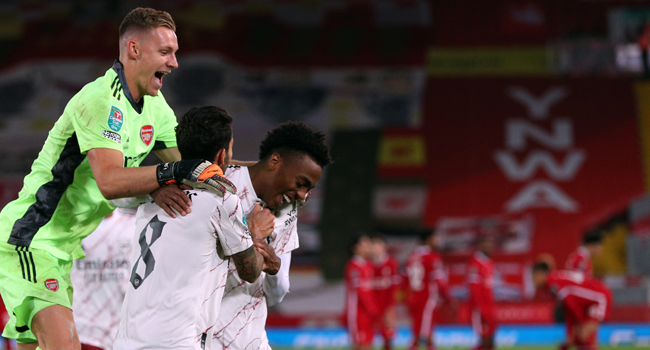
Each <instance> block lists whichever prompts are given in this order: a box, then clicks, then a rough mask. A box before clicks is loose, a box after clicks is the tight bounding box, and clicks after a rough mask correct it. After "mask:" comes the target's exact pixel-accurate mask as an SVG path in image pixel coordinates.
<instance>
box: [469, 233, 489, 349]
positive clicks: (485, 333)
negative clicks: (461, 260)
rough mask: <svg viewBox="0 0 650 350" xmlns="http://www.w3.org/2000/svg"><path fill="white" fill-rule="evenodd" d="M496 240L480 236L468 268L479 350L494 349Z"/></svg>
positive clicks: (470, 302) (487, 236) (473, 321)
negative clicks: (493, 258)
mask: <svg viewBox="0 0 650 350" xmlns="http://www.w3.org/2000/svg"><path fill="white" fill-rule="evenodd" d="M493 248H494V238H493V237H492V236H490V235H480V236H479V237H478V241H477V250H476V252H475V253H474V255H473V256H472V258H471V259H470V261H469V264H468V266H467V269H468V272H467V283H468V285H469V305H470V308H471V310H472V326H473V328H474V331H475V332H476V333H477V334H478V336H479V344H478V346H477V347H476V349H477V350H491V349H494V333H495V331H496V317H495V316H496V315H495V305H494V294H493V290H494V264H493V262H492V259H491V258H490V255H491V254H492V250H493Z"/></svg>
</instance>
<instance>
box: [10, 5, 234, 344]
mask: <svg viewBox="0 0 650 350" xmlns="http://www.w3.org/2000/svg"><path fill="white" fill-rule="evenodd" d="M175 30H176V27H175V24H174V21H173V20H172V18H171V16H170V15H169V14H168V13H166V12H163V11H156V10H153V9H148V8H137V9H135V10H133V11H131V12H130V13H129V14H128V15H127V16H126V17H125V18H124V20H123V22H122V24H121V25H120V29H119V39H120V41H119V43H120V44H119V45H120V46H119V48H120V53H119V59H118V60H116V61H115V63H114V64H113V67H112V68H110V69H109V70H108V71H107V72H106V74H105V75H104V76H103V77H100V78H98V79H97V80H95V81H94V82H91V83H89V84H87V85H86V86H85V87H84V88H83V89H82V90H81V91H79V92H78V93H77V94H76V95H75V96H74V97H73V98H72V99H71V100H70V102H69V103H68V105H67V106H66V108H65V110H64V111H63V114H62V115H61V117H60V118H59V120H58V121H57V122H56V124H55V125H54V127H53V128H52V130H50V133H49V136H48V138H47V140H46V141H45V144H44V146H43V149H42V151H41V152H40V153H39V155H38V158H37V159H36V160H35V161H34V164H33V165H32V170H31V172H30V174H29V175H27V177H25V180H24V186H23V189H22V190H21V191H20V194H19V197H18V199H17V200H15V201H13V202H11V203H9V204H8V205H7V206H6V207H5V208H4V209H3V210H2V212H1V213H0V294H1V295H2V299H3V300H4V302H5V304H6V306H7V310H8V313H9V315H10V320H9V322H8V323H7V325H6V327H5V329H4V332H3V334H2V335H3V336H4V337H6V338H12V339H16V340H17V342H18V349H21V350H27V349H36V348H38V347H40V348H41V349H79V348H80V344H79V340H78V337H77V333H76V329H75V326H74V322H73V317H72V309H71V304H72V285H71V282H70V271H71V268H72V261H73V260H75V259H80V258H82V257H83V256H84V255H83V251H82V249H81V244H80V242H81V239H82V238H84V237H86V236H87V235H89V234H90V233H91V232H92V231H93V230H94V229H95V228H96V227H97V226H98V225H99V223H100V222H101V220H102V218H103V217H104V216H106V215H107V214H108V213H110V212H111V211H112V210H113V209H114V207H113V206H112V205H111V204H110V202H109V200H110V199H116V198H122V197H132V196H138V195H145V194H149V193H151V192H153V191H155V190H156V189H158V188H160V187H162V186H169V185H173V187H175V188H176V189H175V190H174V191H165V192H166V193H170V192H171V195H164V196H163V195H156V196H154V197H155V198H156V203H158V205H160V206H161V207H162V208H163V209H165V211H167V213H168V214H169V215H170V216H175V215H174V213H173V211H172V210H171V208H174V209H176V210H177V211H178V212H180V213H181V214H182V215H183V214H185V213H187V212H189V205H190V204H191V203H190V200H189V198H187V196H186V195H185V193H184V192H183V191H181V190H180V189H179V188H178V187H177V185H178V184H180V183H185V184H188V185H190V186H194V187H201V188H206V189H208V190H211V191H212V192H215V193H217V194H222V195H223V193H225V191H227V190H229V191H231V192H233V193H234V192H235V189H234V186H231V185H230V184H229V183H228V182H227V180H225V179H223V178H222V177H221V176H220V175H221V169H220V168H219V167H218V166H216V165H213V164H212V163H210V162H207V161H204V160H200V159H199V160H183V161H180V153H179V152H178V149H177V148H176V138H175V131H174V128H175V127H176V117H175V116H174V113H173V111H172V110H171V108H170V107H169V106H168V105H167V102H166V101H165V99H164V97H163V96H162V94H161V93H160V92H159V90H160V88H161V87H162V82H163V78H164V76H165V75H166V74H168V73H170V72H171V70H172V69H174V68H176V67H177V66H178V63H177V61H176V56H175V52H176V50H177V49H178V42H177V39H176V34H175ZM152 150H153V151H154V152H156V154H157V155H158V156H159V157H160V158H161V159H162V160H163V161H165V162H169V163H166V164H162V165H159V166H157V167H155V166H154V167H138V166H139V164H140V162H141V161H142V160H143V159H144V158H145V157H146V156H147V154H148V153H149V152H151V151H152ZM170 187H171V186H170Z"/></svg>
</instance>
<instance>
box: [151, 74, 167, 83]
mask: <svg viewBox="0 0 650 350" xmlns="http://www.w3.org/2000/svg"><path fill="white" fill-rule="evenodd" d="M167 74H169V72H163V71H157V72H156V73H155V74H154V76H155V77H156V78H157V79H158V80H160V83H161V84H162V80H163V77H164V76H165V75H167Z"/></svg>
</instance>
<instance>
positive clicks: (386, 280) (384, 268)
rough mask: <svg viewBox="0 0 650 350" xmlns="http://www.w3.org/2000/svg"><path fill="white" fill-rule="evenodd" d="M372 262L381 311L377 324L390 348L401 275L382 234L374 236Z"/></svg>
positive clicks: (385, 347)
mask: <svg viewBox="0 0 650 350" xmlns="http://www.w3.org/2000/svg"><path fill="white" fill-rule="evenodd" d="M370 263H371V265H372V269H373V282H372V285H373V294H374V299H375V303H376V305H377V307H378V308H379V313H380V316H379V319H378V320H377V321H378V322H377V324H376V326H377V327H378V328H379V330H380V332H381V336H382V338H383V340H384V349H386V350H390V349H392V348H393V346H392V343H393V338H394V337H395V326H396V324H397V312H396V310H395V304H396V301H397V300H396V299H397V291H398V290H397V289H398V286H399V285H400V283H401V276H400V274H399V263H398V262H397V260H396V259H395V258H393V257H392V256H390V255H389V254H388V252H387V250H386V237H385V236H383V235H381V234H376V235H373V236H372V259H371V262H370Z"/></svg>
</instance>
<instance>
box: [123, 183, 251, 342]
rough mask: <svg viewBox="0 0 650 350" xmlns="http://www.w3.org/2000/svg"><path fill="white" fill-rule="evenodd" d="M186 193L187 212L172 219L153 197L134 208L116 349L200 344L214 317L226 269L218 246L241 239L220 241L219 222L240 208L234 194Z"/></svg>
mask: <svg viewBox="0 0 650 350" xmlns="http://www.w3.org/2000/svg"><path fill="white" fill-rule="evenodd" d="M187 193H188V195H189V197H190V199H191V200H192V202H193V205H192V212H191V213H190V214H188V215H186V216H180V215H179V216H178V217H177V218H171V217H170V216H168V215H167V214H166V213H165V212H164V211H163V210H162V209H160V208H159V207H158V206H157V205H156V204H154V203H151V202H150V203H147V204H144V205H142V206H141V207H140V208H139V209H138V214H137V223H136V232H135V237H134V243H135V245H134V249H133V251H134V253H133V254H132V256H131V258H132V260H131V262H132V264H133V268H132V272H131V276H130V284H131V285H130V286H129V287H128V289H127V293H126V298H125V300H124V305H123V307H122V320H121V322H120V327H119V332H118V336H117V339H116V342H115V349H200V344H201V342H202V341H205V339H206V338H208V335H207V334H206V335H204V333H207V332H208V330H209V328H210V327H212V326H213V324H214V322H215V321H216V317H217V315H218V312H219V305H220V303H221V296H222V295H223V288H224V285H225V280H226V276H227V271H228V260H227V259H225V257H224V256H223V255H222V254H221V249H222V248H221V247H226V246H231V247H232V246H238V245H240V244H241V242H236V241H233V240H231V241H224V239H223V236H222V235H221V234H218V232H217V231H218V229H219V228H218V223H219V222H222V221H226V220H228V219H229V214H230V213H235V212H236V211H238V210H241V209H240V208H239V201H238V200H236V196H235V195H230V194H226V195H225V196H224V197H219V196H217V195H214V194H212V193H209V192H207V191H188V192H187ZM215 224H217V225H215ZM217 237H219V239H217ZM218 245H219V248H220V249H219V252H218V251H217V250H218V249H217V246H218ZM208 339H210V338H208Z"/></svg>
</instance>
